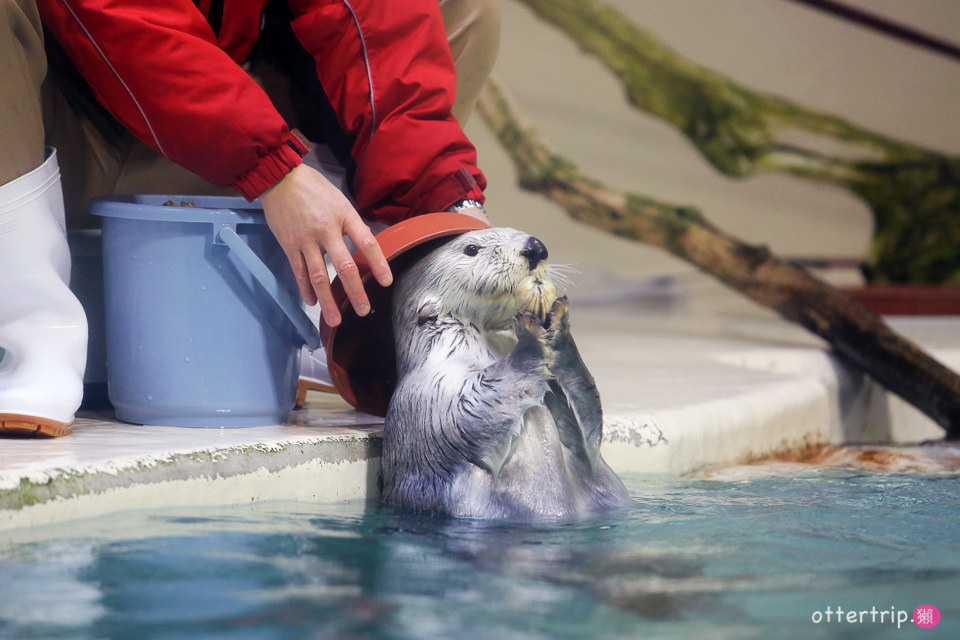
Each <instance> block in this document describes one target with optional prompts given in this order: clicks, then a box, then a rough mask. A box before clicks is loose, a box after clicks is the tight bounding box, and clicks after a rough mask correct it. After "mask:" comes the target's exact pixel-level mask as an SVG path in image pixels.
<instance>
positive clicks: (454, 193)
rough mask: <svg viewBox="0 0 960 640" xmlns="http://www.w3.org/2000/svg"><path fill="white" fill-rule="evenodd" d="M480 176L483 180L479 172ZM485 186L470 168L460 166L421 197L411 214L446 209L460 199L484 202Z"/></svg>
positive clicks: (415, 214) (416, 214)
mask: <svg viewBox="0 0 960 640" xmlns="http://www.w3.org/2000/svg"><path fill="white" fill-rule="evenodd" d="M479 177H480V180H481V181H483V174H479ZM484 182H485V181H484ZM484 186H485V184H481V183H479V182H478V181H477V178H476V177H475V176H474V175H473V174H472V173H471V172H470V170H469V169H467V168H466V167H460V170H459V171H457V172H456V173H453V174H451V175H449V176H447V177H446V178H444V179H443V180H441V181H440V182H439V183H437V186H435V187H434V188H433V189H431V190H430V192H429V193H427V194H425V195H424V196H423V197H422V198H420V200H419V201H418V202H417V203H416V205H414V206H413V208H412V209H411V211H410V214H411V215H414V216H418V215H421V214H424V213H434V212H437V211H446V210H447V209H449V208H450V207H452V206H453V205H455V204H456V203H457V202H459V201H460V200H476V201H477V202H479V203H480V204H483V203H484V202H485V201H486V198H485V197H484V195H483V187H484Z"/></svg>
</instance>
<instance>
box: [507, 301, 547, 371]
mask: <svg viewBox="0 0 960 640" xmlns="http://www.w3.org/2000/svg"><path fill="white" fill-rule="evenodd" d="M515 321H516V331H517V348H518V349H519V348H531V349H532V350H534V351H536V352H537V353H538V355H539V356H540V357H542V358H543V359H544V360H546V361H549V360H551V359H552V358H553V348H552V347H551V346H550V340H549V338H550V336H549V335H548V331H547V329H546V327H545V326H544V323H543V322H542V321H541V320H540V316H538V315H537V314H535V313H533V312H531V311H521V312H520V313H518V314H517V315H516V318H515Z"/></svg>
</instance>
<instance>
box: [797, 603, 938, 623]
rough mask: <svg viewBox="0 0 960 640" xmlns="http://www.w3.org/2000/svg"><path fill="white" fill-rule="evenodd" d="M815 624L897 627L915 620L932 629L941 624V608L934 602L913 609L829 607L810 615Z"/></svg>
mask: <svg viewBox="0 0 960 640" xmlns="http://www.w3.org/2000/svg"><path fill="white" fill-rule="evenodd" d="M810 620H811V621H812V622H813V623H814V624H830V623H833V624H896V625H897V629H899V628H900V627H901V626H903V625H904V624H905V623H907V622H913V623H914V624H915V625H917V626H918V627H921V628H923V629H932V628H933V627H935V626H937V625H938V624H940V610H939V609H937V608H936V607H935V606H933V605H932V604H922V605H920V606H919V607H917V608H916V609H914V611H913V616H911V615H910V612H909V611H904V610H903V609H897V608H896V607H890V608H889V609H877V608H876V607H870V608H869V609H860V610H848V609H844V608H843V607H836V608H834V607H827V608H826V609H824V610H823V611H814V612H813V615H811V616H810Z"/></svg>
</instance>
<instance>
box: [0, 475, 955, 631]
mask: <svg viewBox="0 0 960 640" xmlns="http://www.w3.org/2000/svg"><path fill="white" fill-rule="evenodd" d="M625 480H626V482H627V485H628V487H629V488H630V490H631V494H632V497H633V502H632V505H631V506H630V507H629V508H628V509H626V510H624V511H622V512H619V513H615V514H611V515H606V516H603V517H598V518H594V519H591V520H587V521H583V522H579V523H576V524H552V525H541V526H526V525H507V524H490V523H481V522H472V521H458V520H451V519H445V518H437V517H430V516H425V515H401V514H397V513H393V512H391V511H389V510H385V509H381V508H378V507H377V506H376V505H370V504H366V503H363V502H356V503H345V504H336V505H313V504H307V503H294V502H289V503H277V502H274V503H256V504H250V505H244V506H235V507H225V508H217V509H181V510H175V511H170V510H167V511H165V512H152V511H141V512H130V513H127V514H123V515H118V516H115V517H110V518H99V519H97V520H95V521H89V522H80V523H76V524H72V525H60V526H59V527H57V528H56V529H53V528H51V529H49V530H48V529H41V530H36V531H32V532H21V533H20V534H16V535H12V539H11V535H7V536H5V537H4V538H3V539H2V540H3V541H2V542H0V638H43V639H54V638H71V639H74V638H76V639H86V638H89V639H91V640H92V639H101V638H104V639H121V638H122V639H124V640H127V639H138V640H139V639H153V638H157V639H160V638H163V639H167V638H169V639H174V638H176V639H181V638H183V639H188V638H189V639H192V638H204V639H206V638H210V639H219V638H223V639H228V638H229V639H261V638H262V639H286V638H291V639H292V638H297V639H300V638H308V639H326V638H370V639H381V638H382V639H394V638H396V639H401V638H402V639H406V638H410V639H414V638H415V639H418V640H423V639H429V638H445V639H446V638H450V639H461V638H464V639H472V638H477V639H486V638H490V639H497V640H509V639H512V638H516V639H518V640H519V639H521V638H522V639H524V640H535V639H538V638H551V639H552V638H560V639H564V638H584V639H587V638H589V639H592V640H593V639H595V640H604V639H614V638H624V639H626V638H631V639H633V638H730V639H734V638H737V639H740V638H758V639H759V638H763V639H769V638H798V639H799V638H803V639H807V638H864V639H867V638H869V639H871V640H872V639H875V638H914V637H916V638H956V637H960V526H958V525H960V476H958V475H955V474H937V475H935V474H883V473H871V472H864V471H849V470H837V469H817V468H802V469H797V468H789V469H787V470H780V471H776V470H773V471H771V470H766V471H763V472H750V473H745V474H736V473H734V474H721V475H720V476H719V477H715V478H713V479H711V478H708V477H684V478H677V477H667V476H649V475H633V476H627V477H625ZM18 537H19V538H22V539H17V538H18ZM920 605H933V606H935V607H937V608H938V610H939V612H940V615H941V621H940V623H939V624H938V625H937V626H936V627H935V628H932V629H925V628H921V627H919V626H918V625H916V624H914V623H913V622H912V621H903V617H904V616H905V615H908V614H909V616H911V617H912V616H913V613H914V610H915V609H916V608H917V607H919V606H920ZM838 608H841V609H842V613H841V614H840V615H838V614H837V609H838ZM871 610H872V611H873V613H872V614H871ZM828 611H829V617H828ZM850 612H854V616H853V618H854V619H853V620H851V619H850V617H849V613H850ZM901 612H905V613H901ZM884 614H885V615H884ZM818 617H819V621H817V618H818ZM838 618H839V619H838ZM871 618H873V619H872V620H871Z"/></svg>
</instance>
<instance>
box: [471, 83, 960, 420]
mask: <svg viewBox="0 0 960 640" xmlns="http://www.w3.org/2000/svg"><path fill="white" fill-rule="evenodd" d="M477 106H478V111H479V113H480V114H481V116H482V117H483V119H484V121H485V122H486V124H487V125H488V126H489V127H490V129H491V131H492V132H493V133H494V135H495V136H496V137H497V139H498V140H499V141H500V143H501V145H502V146H503V148H504V149H505V150H506V151H507V153H508V154H509V155H510V158H511V159H512V160H513V163H514V166H515V167H516V170H517V173H518V176H519V182H520V185H521V186H522V187H523V188H525V189H527V190H529V191H533V192H536V193H540V194H542V195H544V196H546V197H547V198H548V199H550V200H551V201H553V202H555V203H556V204H558V205H560V206H561V207H563V208H564V209H565V210H566V211H567V213H568V214H569V215H570V216H571V217H572V218H574V219H575V220H579V221H581V222H585V223H587V224H590V225H592V226H595V227H598V228H600V229H603V230H605V231H608V232H610V233H613V234H615V235H618V236H621V237H625V238H629V239H632V240H637V241H640V242H644V243H647V244H651V245H654V246H657V247H660V248H662V249H665V250H667V251H669V252H670V253H672V254H673V255H675V256H678V257H680V258H682V259H684V260H686V261H688V262H690V263H692V264H694V265H696V266H697V267H699V268H700V269H702V270H703V271H706V272H707V273H709V274H711V275H713V276H715V277H717V278H719V279H720V280H721V281H722V282H724V283H726V284H727V285H729V286H731V287H733V288H734V289H736V290H737V291H740V292H741V293H744V294H745V295H747V296H749V297H750V298H752V299H753V300H755V301H757V302H759V303H760V304H762V305H764V306H767V307H769V308H771V309H773V310H774V311H776V312H777V313H779V314H780V315H781V316H782V317H784V318H786V319H787V320H790V321H793V322H796V323H799V324H800V325H802V326H804V327H805V328H807V329H808V330H810V331H812V332H813V333H815V334H816V335H818V336H820V337H822V338H824V339H825V340H826V341H827V342H829V343H830V344H831V345H832V347H833V348H834V350H835V351H836V352H837V353H838V354H839V355H840V356H841V357H843V358H844V359H845V360H847V361H849V362H851V363H853V364H854V365H856V366H858V367H859V368H861V369H862V370H864V371H866V372H867V373H868V374H870V375H871V376H873V377H874V378H875V379H876V380H878V381H879V382H880V383H881V384H883V385H884V386H886V387H887V388H888V389H890V390H891V391H893V392H894V393H896V394H898V395H899V396H901V397H902V398H904V399H905V400H906V401H907V402H910V403H911V404H913V405H914V406H916V407H917V408H918V409H920V410H921V411H922V412H924V413H925V414H927V415H928V416H930V417H931V418H932V419H933V420H934V421H935V422H937V424H939V425H940V426H942V427H943V428H944V429H945V430H946V431H947V437H948V438H951V439H956V438H960V376H958V375H957V374H955V373H954V372H953V371H951V370H950V369H948V368H946V367H945V366H943V365H942V364H940V363H939V362H937V361H936V360H934V359H933V358H932V357H930V356H929V355H928V354H927V353H925V352H924V351H922V350H921V349H920V348H919V347H917V346H916V345H915V344H913V343H912V342H910V341H908V340H906V339H905V338H903V337H901V336H899V335H897V334H896V333H894V332H893V331H892V330H891V329H890V328H889V327H888V326H887V324H886V323H884V321H883V320H882V319H881V318H879V317H878V316H877V315H875V314H873V313H872V312H870V311H869V310H867V309H866V308H865V307H863V306H862V305H860V304H859V303H857V302H855V301H854V300H852V299H851V298H850V297H848V296H847V295H846V294H844V293H843V292H841V291H839V290H838V289H836V288H834V287H832V286H830V285H828V284H826V283H825V282H823V281H821V280H819V279H817V278H815V277H814V276H812V275H811V274H810V273H808V272H807V271H806V270H804V269H802V268H800V267H797V266H794V265H792V264H789V263H786V262H784V261H782V260H780V259H778V258H777V257H776V256H774V255H773V254H772V253H770V251H769V250H768V249H767V248H765V247H758V246H752V245H748V244H745V243H743V242H741V241H739V240H737V239H736V238H734V237H732V236H729V235H727V234H725V233H723V232H722V231H720V230H719V229H717V228H716V227H714V226H713V225H711V224H710V223H709V222H708V221H707V220H706V219H705V218H704V217H703V215H702V214H701V213H700V212H699V211H697V210H696V209H693V208H690V207H681V206H674V205H670V204H666V203H663V202H658V201H656V200H653V199H650V198H646V197H642V196H639V195H635V194H631V193H624V192H620V191H616V190H613V189H610V188H608V187H606V186H605V185H603V184H602V183H600V182H599V181H597V180H594V179H592V178H589V177H587V176H585V175H584V174H583V173H581V172H580V170H579V169H578V168H577V167H576V166H575V165H573V164H572V163H571V162H570V161H568V160H566V159H565V158H563V157H561V156H558V155H557V154H555V153H554V152H553V151H552V150H551V149H550V148H549V147H548V146H547V145H546V144H545V143H544V142H543V140H541V139H540V137H539V136H538V134H537V133H536V132H535V131H534V130H533V129H531V128H530V127H529V126H527V125H526V124H525V123H524V121H523V118H522V117H521V116H520V115H519V114H518V113H517V111H516V108H515V107H514V105H513V103H512V101H511V100H509V99H508V98H507V96H506V95H505V94H504V92H503V91H502V89H500V88H499V86H498V85H497V84H496V82H495V81H492V80H491V81H489V82H488V83H487V86H486V88H485V89H484V92H483V94H482V95H481V97H480V102H479V104H478V105H477Z"/></svg>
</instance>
